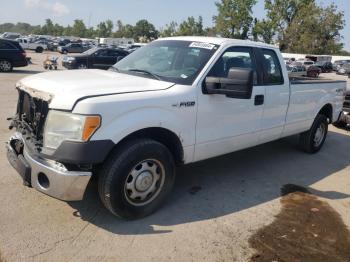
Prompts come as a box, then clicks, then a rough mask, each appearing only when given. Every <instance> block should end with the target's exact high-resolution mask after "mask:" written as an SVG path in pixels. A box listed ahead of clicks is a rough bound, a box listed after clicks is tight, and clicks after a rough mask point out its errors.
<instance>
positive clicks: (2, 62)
mask: <svg viewBox="0 0 350 262" xmlns="http://www.w3.org/2000/svg"><path fill="white" fill-rule="evenodd" d="M27 65H28V61H27V58H26V52H25V51H24V50H23V48H22V47H21V46H20V44H19V43H18V42H16V41H12V40H5V39H0V71H1V72H10V71H12V69H13V68H14V67H23V66H27Z"/></svg>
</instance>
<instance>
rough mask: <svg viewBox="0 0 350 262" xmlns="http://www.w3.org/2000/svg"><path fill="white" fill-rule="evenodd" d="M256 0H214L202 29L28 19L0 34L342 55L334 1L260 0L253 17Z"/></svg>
mask: <svg viewBox="0 0 350 262" xmlns="http://www.w3.org/2000/svg"><path fill="white" fill-rule="evenodd" d="M256 2H257V0H218V2H216V7H217V11H218V14H217V15H216V16H214V17H213V22H214V26H213V27H207V28H205V27H204V25H203V18H202V17H201V16H199V17H198V18H197V19H196V18H195V17H193V16H190V17H188V18H187V19H185V20H184V21H182V22H180V23H177V22H176V21H172V22H170V23H169V24H167V25H166V26H165V27H164V28H161V29H160V30H159V31H158V30H157V29H156V27H155V26H154V25H153V24H152V23H150V22H149V21H147V20H146V19H142V20H140V21H138V22H137V23H135V24H134V25H132V24H124V23H123V22H122V21H120V20H117V21H116V23H115V24H114V23H113V22H112V20H106V21H102V22H100V23H99V24H98V25H97V26H96V27H89V28H88V27H87V26H86V25H85V24H84V21H83V20H81V19H76V20H74V23H73V25H68V26H61V25H59V24H57V23H54V22H53V21H52V20H51V19H46V20H45V23H44V24H43V25H38V26H32V25H30V24H28V23H17V24H13V23H4V24H0V33H1V32H18V33H22V34H42V35H53V36H76V37H87V38H95V37H117V38H122V37H125V38H134V39H135V41H140V42H149V41H152V40H153V39H156V38H158V37H169V36H181V35H184V36H190V35H193V36H222V37H229V38H238V39H252V40H254V41H263V42H265V43H269V44H278V45H279V46H280V49H281V50H282V51H285V52H296V53H312V54H348V53H347V52H346V51H344V50H342V48H343V44H341V41H342V36H341V34H340V32H341V30H342V29H343V28H344V25H345V21H344V13H343V12H340V11H339V10H338V8H337V6H336V5H335V4H331V5H329V6H324V5H320V4H319V1H318V0H265V11H266V17H264V18H263V19H257V18H254V17H253V14H252V8H253V7H254V5H255V4H256Z"/></svg>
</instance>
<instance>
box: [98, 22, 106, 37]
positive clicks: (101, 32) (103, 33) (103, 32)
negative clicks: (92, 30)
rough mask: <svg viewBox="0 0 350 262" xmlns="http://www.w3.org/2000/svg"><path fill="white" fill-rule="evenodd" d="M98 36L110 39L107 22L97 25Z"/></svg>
mask: <svg viewBox="0 0 350 262" xmlns="http://www.w3.org/2000/svg"><path fill="white" fill-rule="evenodd" d="M96 31H97V36H98V37H108V36H109V34H108V29H107V25H106V23H105V22H101V23H99V24H98V25H97V30H96Z"/></svg>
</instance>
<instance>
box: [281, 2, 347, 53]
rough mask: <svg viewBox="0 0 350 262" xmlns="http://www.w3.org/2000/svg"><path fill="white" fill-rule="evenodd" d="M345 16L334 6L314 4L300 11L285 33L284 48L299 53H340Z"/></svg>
mask: <svg viewBox="0 0 350 262" xmlns="http://www.w3.org/2000/svg"><path fill="white" fill-rule="evenodd" d="M343 16H344V14H343V13H342V12H338V11H337V7H336V6H335V5H334V4H332V5H330V6H328V7H325V8H323V7H319V6H317V5H316V4H315V3H312V4H310V5H308V6H307V7H305V8H302V9H300V10H299V12H298V13H297V14H296V16H295V17H294V19H293V21H292V22H291V23H290V25H289V27H288V28H287V29H286V30H285V32H284V39H283V43H284V44H283V48H284V49H285V50H286V51H288V52H298V53H312V54H337V53H339V52H340V51H341V50H342V49H343V44H341V43H340V40H341V35H340V30H342V29H343V28H344V20H343Z"/></svg>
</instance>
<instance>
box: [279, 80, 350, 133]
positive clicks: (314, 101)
mask: <svg viewBox="0 0 350 262" xmlns="http://www.w3.org/2000/svg"><path fill="white" fill-rule="evenodd" d="M290 90H291V94H290V104H289V109H288V113H287V118H286V125H285V130H284V136H287V135H292V134H294V133H298V132H303V131H306V130H308V129H310V127H311V125H312V123H313V121H314V119H315V117H316V115H317V114H318V113H319V111H320V110H321V109H322V108H323V107H324V106H325V105H327V104H330V105H332V109H333V112H332V115H333V117H332V122H335V121H337V119H338V117H339V114H340V112H341V111H342V107H343V103H344V92H345V90H346V82H345V81H323V80H316V81H307V80H304V81H295V82H291V86H290Z"/></svg>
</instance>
